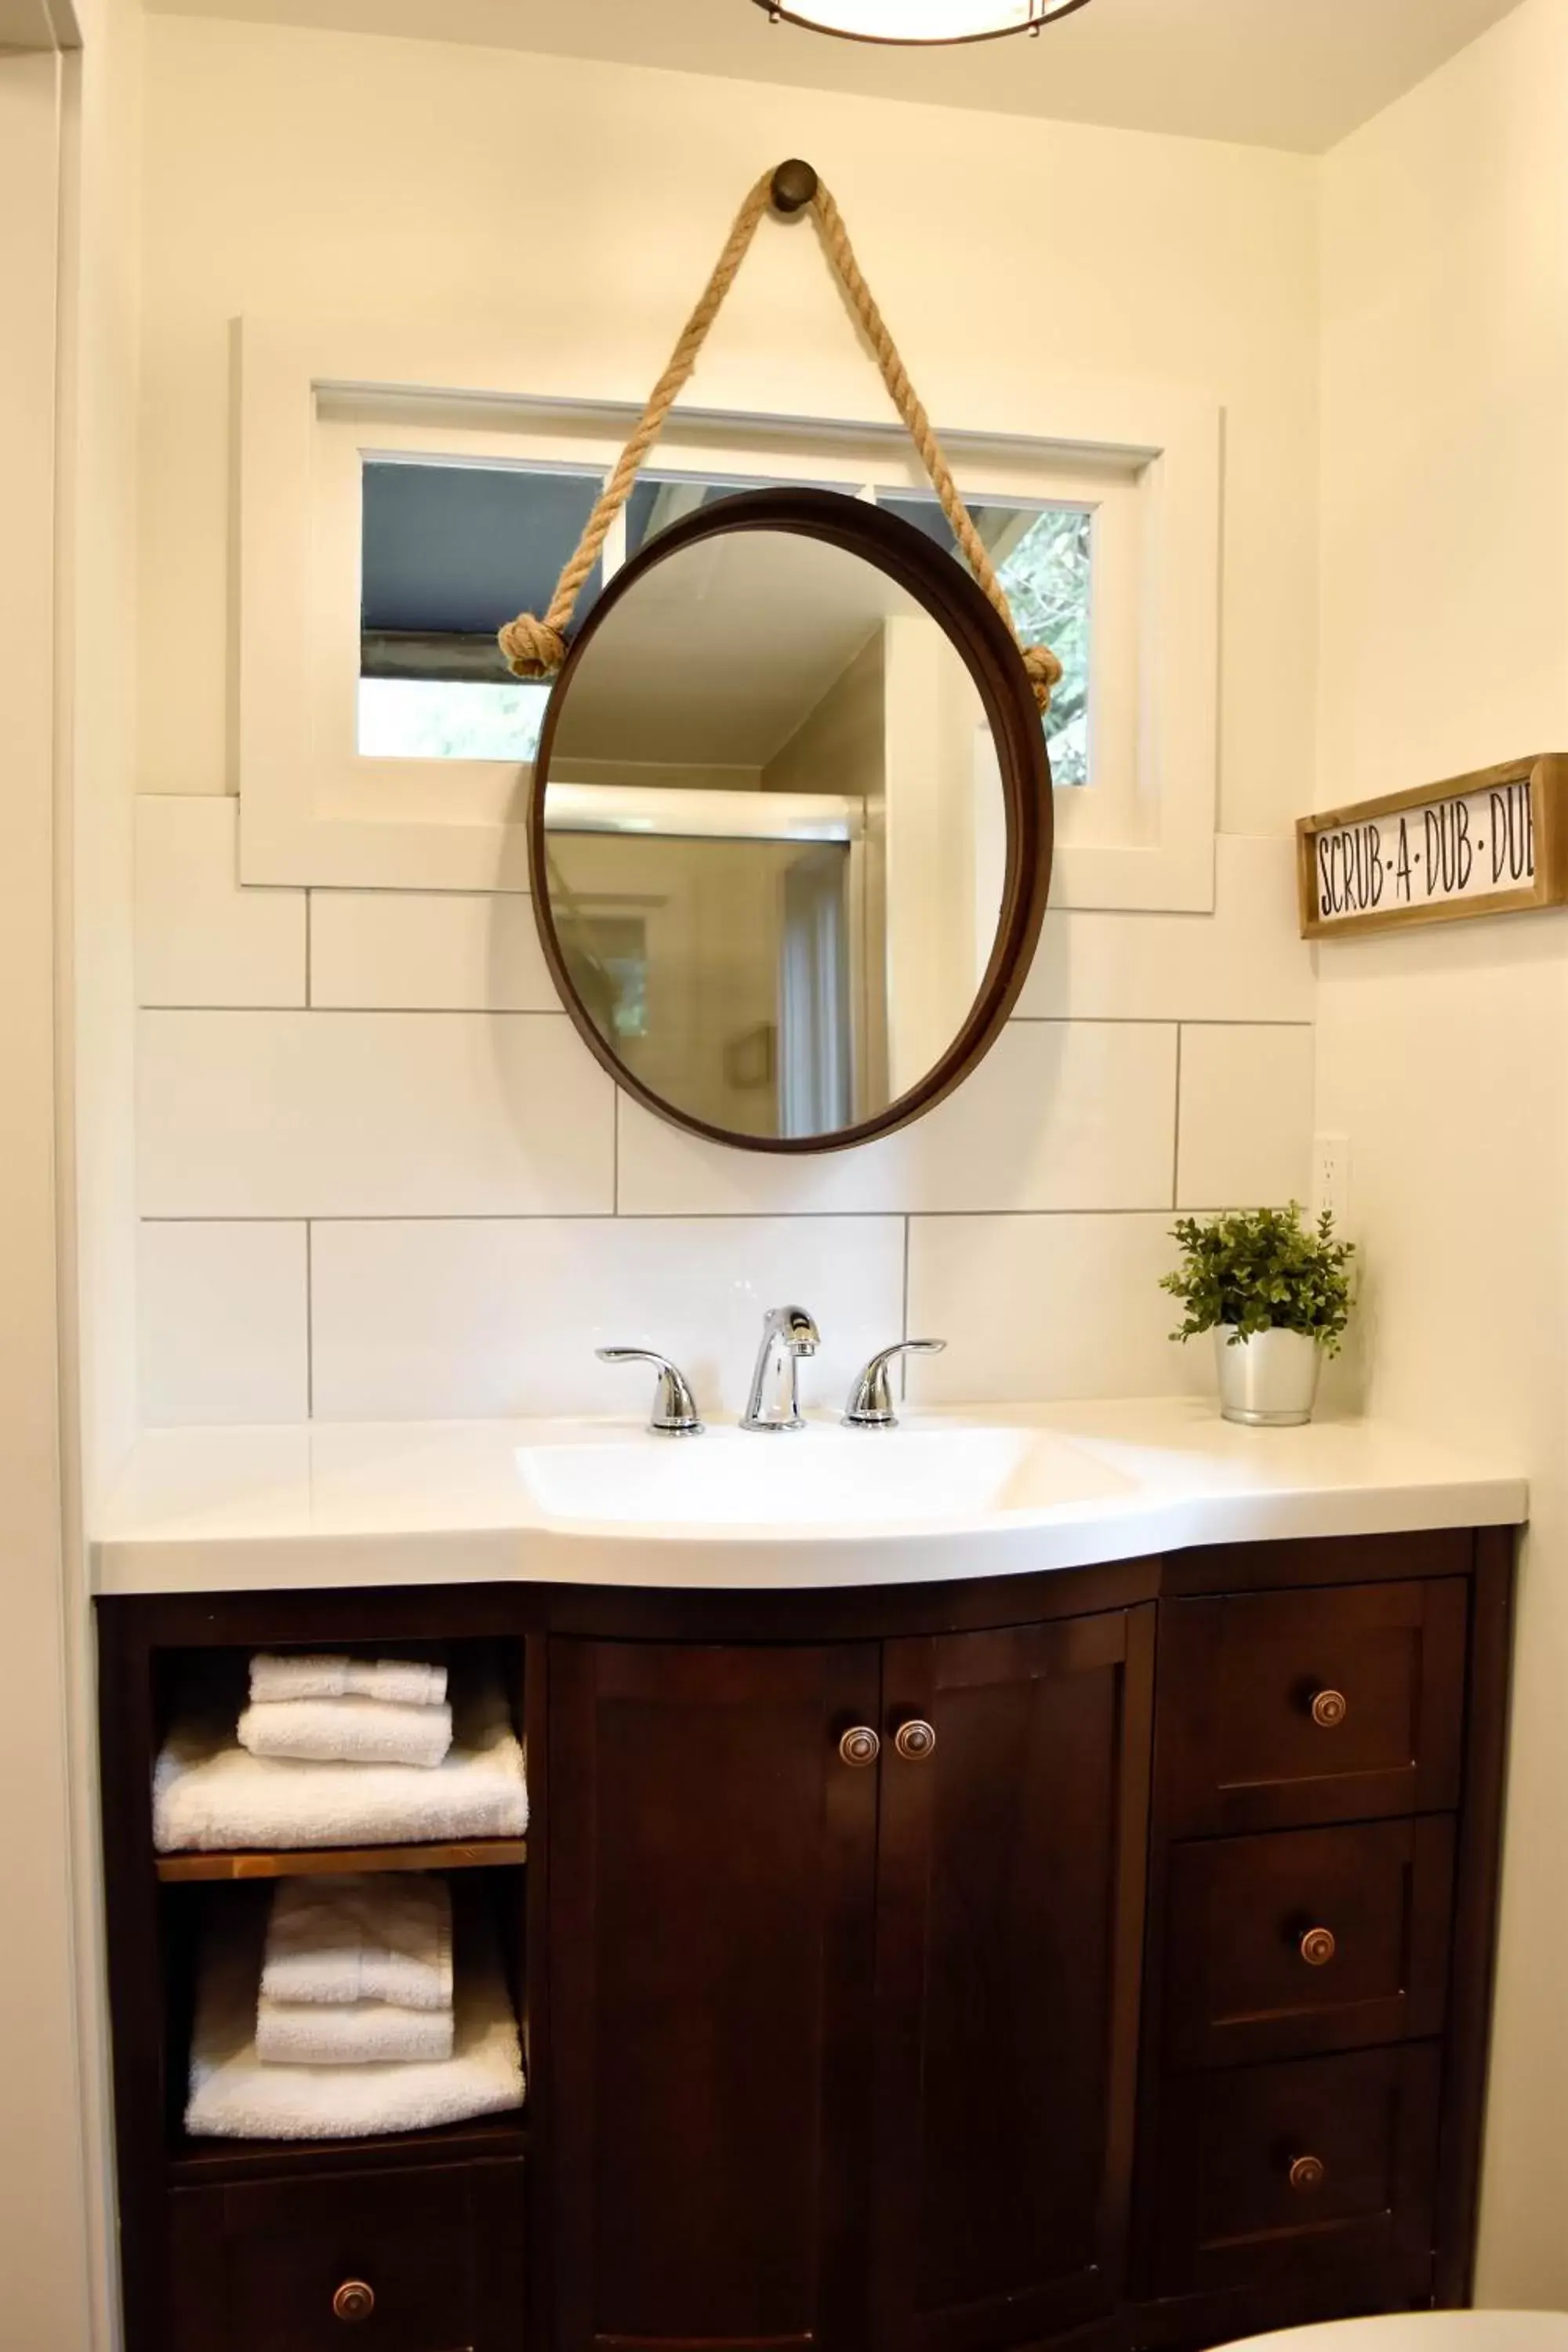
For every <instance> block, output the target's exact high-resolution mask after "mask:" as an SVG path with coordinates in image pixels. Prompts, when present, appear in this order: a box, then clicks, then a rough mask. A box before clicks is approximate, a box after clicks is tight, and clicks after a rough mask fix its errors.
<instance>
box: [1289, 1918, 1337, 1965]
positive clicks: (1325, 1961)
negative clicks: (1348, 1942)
mask: <svg viewBox="0 0 1568 2352" xmlns="http://www.w3.org/2000/svg"><path fill="white" fill-rule="evenodd" d="M1298 1948H1299V1949H1300V1955H1301V1958H1303V1959H1304V1960H1305V1961H1306V1963H1307V1966H1308V1967H1309V1968H1310V1969H1326V1968H1327V1967H1328V1965H1329V1962H1330V1961H1331V1959H1332V1958H1333V1957H1334V1954H1335V1953H1336V1951H1338V1949H1339V1946H1338V1945H1337V1944H1336V1942H1335V1941H1334V1931H1333V1929H1332V1928H1331V1927H1309V1928H1308V1930H1307V1932H1306V1934H1305V1935H1304V1936H1303V1937H1302V1938H1301V1941H1300V1946H1299V1947H1298Z"/></svg>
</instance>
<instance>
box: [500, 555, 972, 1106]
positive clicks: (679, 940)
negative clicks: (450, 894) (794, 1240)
mask: <svg viewBox="0 0 1568 2352" xmlns="http://www.w3.org/2000/svg"><path fill="white" fill-rule="evenodd" d="M560 691H561V697H562V699H561V703H560V707H559V709H558V712H557V714H556V727H555V735H554V741H553V746H552V751H551V754H550V761H549V772H548V778H547V781H546V785H545V793H544V827H545V856H544V866H545V882H546V888H547V893H548V898H549V911H550V915H551V919H552V923H553V927H554V930H555V935H556V940H557V941H558V945H559V950H560V953H561V956H562V960H563V962H564V964H565V967H566V970H567V972H568V974H569V976H570V978H571V980H572V982H573V984H574V988H575V990H576V992H577V995H578V998H579V1000H580V1002H581V1003H582V1005H583V1006H584V1008H585V1010H586V1012H587V1014H588V1017H589V1018H590V1020H591V1021H592V1023H593V1024H594V1026H595V1029H596V1030H597V1031H598V1033H599V1034H600V1036H601V1037H602V1038H603V1039H604V1040H605V1043H606V1044H607V1045H608V1046H609V1047H610V1049H611V1050H612V1052H613V1053H614V1054H615V1055H616V1058H617V1060H618V1061H619V1062H620V1063H621V1065H622V1066H624V1067H625V1068H626V1070H627V1071H628V1072H629V1073H630V1074H631V1075H632V1076H634V1077H635V1078H637V1080H639V1081H640V1082H641V1084H642V1085H643V1086H645V1087H647V1088H648V1089H649V1090H650V1091H651V1092H652V1093H654V1094H656V1095H658V1097H660V1098H661V1099H662V1100H663V1101H665V1102H667V1103H668V1104H669V1105H670V1106H671V1108H674V1109H676V1110H678V1111H679V1112H681V1113H683V1114H684V1115H685V1116H686V1117H687V1118H695V1119H700V1120H702V1121H703V1122H705V1123H706V1124H708V1125H710V1126H713V1127H716V1128H721V1129H726V1130H728V1131H730V1132H732V1133H735V1134H738V1135H743V1136H758V1137H781V1138H782V1137H788V1138H803V1139H804V1138H811V1137H831V1136H832V1135H833V1134H834V1133H836V1132H837V1131H838V1130H841V1129H845V1128H847V1127H852V1126H856V1125H858V1124H859V1123H860V1122H861V1121H862V1120H865V1119H868V1118H874V1117H875V1116H877V1114H879V1112H881V1111H882V1110H884V1109H885V1108H887V1107H888V1105H889V1103H891V1102H893V1101H895V1100H896V1099H898V1098H899V1097H900V1096H902V1095H905V1094H907V1093H908V1092H909V1091H910V1089H911V1088H912V1087H915V1086H917V1085H918V1084H919V1083H920V1081H921V1079H922V1078H924V1077H925V1076H927V1074H928V1073H929V1072H930V1071H931V1069H932V1068H933V1067H934V1066H935V1065H936V1064H937V1063H938V1062H939V1061H940V1060H941V1059H942V1055H944V1054H945V1053H946V1052H947V1050H948V1049H949V1047H950V1046H951V1045H952V1043H953V1041H954V1039H955V1037H956V1036H957V1035H958V1034H959V1032H960V1031H961V1030H962V1028H963V1024H964V1022H965V1020H966V1019H967V1017H968V1015H969V1013H970V1012H971V1009H972V1007H973V1004H974V1002H975V999H976V997H977V995H978V994H979V992H980V989H981V983H982V981H983V979H984V974H985V971H986V968H987V966H988V964H989V962H990V961H991V955H992V950H993V948H994V944H995V940H996V934H997V927H998V922H999V919H1000V913H1001V905H1002V895H1003V886H1004V878H1005V867H1006V852H1007V838H1006V814H1005V800H1004V795H1003V791H1002V784H1001V778H1000V775H999V772H998V769H997V765H996V760H995V755H994V749H993V746H992V742H991V737H990V734H989V731H988V730H987V727H986V724H985V719H984V710H983V708H982V705H981V700H980V697H979V694H978V692H977V691H976V688H975V686H974V683H973V679H972V677H971V676H970V673H969V670H968V668H967V667H966V665H965V663H964V661H963V657H962V656H961V655H960V654H959V653H958V651H957V650H956V648H955V647H954V646H952V644H951V643H950V642H949V640H948V638H947V636H946V635H945V634H944V632H943V630H942V627H941V625H939V623H938V622H937V621H935V620H934V619H933V618H932V617H931V614H928V613H927V612H926V611H925V609H924V608H923V606H922V605H921V604H919V603H918V602H917V601H916V599H915V598H914V597H912V596H910V594H908V593H906V592H905V591H904V590H903V589H902V588H900V586H899V585H898V584H897V583H895V582H894V581H893V580H892V579H890V578H889V576H888V575H887V574H886V573H885V572H882V571H881V570H879V568H878V566H877V565H875V564H874V563H872V562H868V560H867V559H866V558H865V557H863V556H861V555H858V554H853V553H850V552H849V551H847V550H844V549H841V548H837V547H834V546H830V545H827V544H826V543H824V542H823V541H817V540H815V539H810V538H806V537H803V536H800V535H798V534H796V533H794V532H790V531H786V530H769V529H750V530H736V531H733V532H731V533H729V534H727V535H722V536H716V537H710V538H705V539H702V540H700V541H695V542H693V543H692V544H690V545H688V546H686V547H683V548H680V549H679V550H677V551H675V552H674V553H673V554H671V555H669V556H668V557H666V558H665V559H664V560H663V561H662V562H658V563H656V564H653V565H652V566H651V567H650V568H649V569H648V570H647V571H646V572H643V573H641V574H640V576H639V577H638V578H637V580H636V581H635V582H632V583H628V586H627V589H626V593H625V594H624V595H623V596H622V597H621V599H620V601H619V602H618V603H617V604H616V605H615V606H614V608H613V609H610V610H607V611H605V613H604V614H601V616H600V618H599V620H598V623H597V625H596V627H595V632H594V634H593V635H592V636H591V638H590V639H589V640H588V642H587V643H586V644H585V645H584V647H583V648H582V651H581V655H580V656H579V659H578V661H577V663H576V666H575V668H574V671H573V673H572V674H571V676H570V677H569V678H568V680H566V681H565V682H563V687H562V688H561V689H560Z"/></svg>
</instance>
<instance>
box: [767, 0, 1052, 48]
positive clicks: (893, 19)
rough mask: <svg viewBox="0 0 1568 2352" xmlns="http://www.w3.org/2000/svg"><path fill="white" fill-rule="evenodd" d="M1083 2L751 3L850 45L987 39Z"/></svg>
mask: <svg viewBox="0 0 1568 2352" xmlns="http://www.w3.org/2000/svg"><path fill="white" fill-rule="evenodd" d="M757 5H758V7H760V8H765V9H766V10H767V12H768V15H769V16H782V17H784V18H785V19H787V21H788V22H789V23H790V24H792V25H805V26H810V27H811V29H812V30H813V31H815V32H819V33H838V34H841V35H842V36H843V37H845V38H846V39H847V40H853V41H889V42H898V43H901V44H903V45H904V46H906V47H920V46H921V44H922V43H937V42H942V41H988V40H994V39H995V38H996V37H997V36H998V35H1000V34H1003V33H1027V32H1030V31H1033V30H1037V29H1038V27H1039V26H1041V25H1048V24H1050V23H1051V22H1052V20H1053V19H1054V18H1055V17H1058V16H1071V15H1072V13H1073V11H1074V10H1075V9H1077V8H1082V7H1085V6H1086V5H1088V0H757Z"/></svg>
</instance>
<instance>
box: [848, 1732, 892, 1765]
mask: <svg viewBox="0 0 1568 2352" xmlns="http://www.w3.org/2000/svg"><path fill="white" fill-rule="evenodd" d="M881 1752H882V1743H881V1741H880V1740H879V1738H878V1737H877V1735H876V1733H875V1732H874V1731H873V1730H872V1728H871V1727H870V1725H869V1724H868V1723H858V1724H856V1725H855V1727H853V1729H852V1730H849V1731H847V1732H846V1733H845V1735H844V1737H843V1738H842V1739H841V1740H840V1741H839V1743H838V1753H839V1754H840V1756H842V1757H843V1759H844V1761H845V1762H846V1764H874V1763H875V1762H876V1760H877V1759H878V1757H879V1755H880V1754H881Z"/></svg>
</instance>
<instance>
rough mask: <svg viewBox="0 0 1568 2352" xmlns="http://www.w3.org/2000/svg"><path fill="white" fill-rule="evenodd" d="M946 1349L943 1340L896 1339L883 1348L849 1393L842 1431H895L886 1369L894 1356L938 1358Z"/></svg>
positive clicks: (894, 1413) (896, 1418)
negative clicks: (890, 1344) (844, 1429)
mask: <svg viewBox="0 0 1568 2352" xmlns="http://www.w3.org/2000/svg"><path fill="white" fill-rule="evenodd" d="M946 1345H947V1341H946V1340H945V1339H898V1340H895V1341H894V1343H893V1345H892V1346H891V1347H890V1348H884V1349H882V1351H881V1353H880V1355H878V1356H873V1357H872V1359H871V1360H870V1362H869V1363H868V1365H867V1366H866V1369H865V1370H864V1371H863V1372H862V1373H861V1374H860V1376H859V1378H858V1380H857V1381H856V1383H855V1385H854V1387H853V1388H852V1389H851V1390H850V1391H849V1402H848V1403H847V1405H846V1406H845V1408H844V1426H845V1428H846V1429H897V1427H898V1425H899V1416H898V1414H897V1413H896V1412H894V1411H893V1392H892V1391H891V1389H890V1388H889V1385H888V1366H889V1364H890V1363H891V1362H892V1360H893V1359H894V1357H895V1356H940V1355H941V1353H942V1349H944V1348H945V1347H946Z"/></svg>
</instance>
